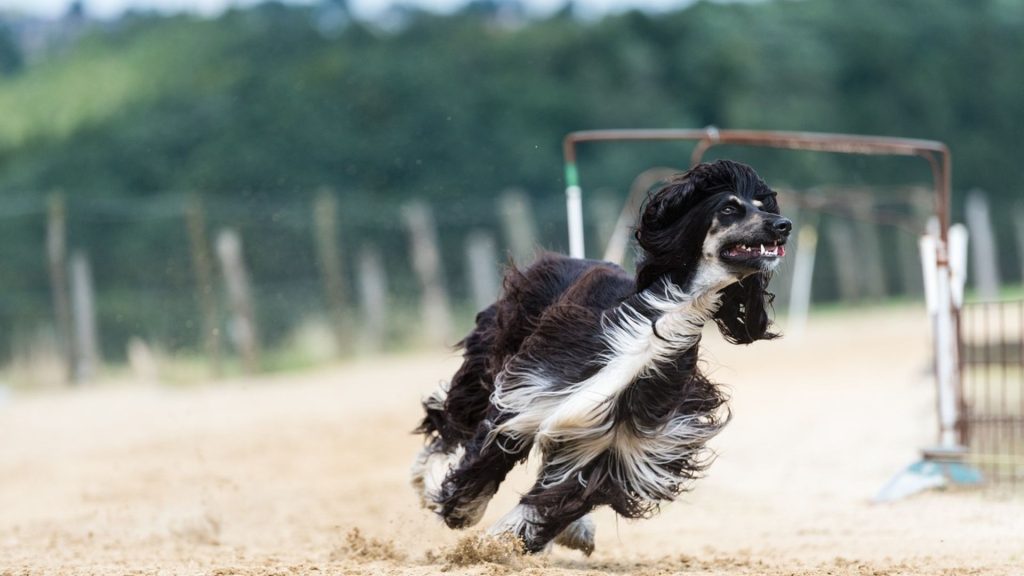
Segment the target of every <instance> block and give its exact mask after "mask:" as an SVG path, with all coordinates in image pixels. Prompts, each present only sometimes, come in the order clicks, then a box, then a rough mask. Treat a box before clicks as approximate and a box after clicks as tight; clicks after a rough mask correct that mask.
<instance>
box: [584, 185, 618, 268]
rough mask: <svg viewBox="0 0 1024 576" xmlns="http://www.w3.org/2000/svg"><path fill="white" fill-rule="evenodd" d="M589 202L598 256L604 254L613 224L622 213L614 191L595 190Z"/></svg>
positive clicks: (613, 232) (609, 240) (612, 231)
mask: <svg viewBox="0 0 1024 576" xmlns="http://www.w3.org/2000/svg"><path fill="white" fill-rule="evenodd" d="M592 197H593V198H592V199H591V201H590V206H591V208H590V213H591V214H592V218H593V221H594V228H595V230H594V231H595V234H594V238H595V242H594V244H595V245H596V246H597V247H598V248H599V249H600V251H599V252H598V254H604V253H605V252H606V251H607V249H608V244H609V242H611V239H612V235H614V234H615V224H616V223H617V222H618V221H619V213H620V212H621V211H622V203H621V202H620V201H619V200H618V199H617V195H616V194H615V191H613V190H609V189H607V188H604V189H601V190H595V191H594V193H593V194H592Z"/></svg>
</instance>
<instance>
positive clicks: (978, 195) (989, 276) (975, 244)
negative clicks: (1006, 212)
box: [965, 189, 999, 300]
mask: <svg viewBox="0 0 1024 576" xmlns="http://www.w3.org/2000/svg"><path fill="white" fill-rule="evenodd" d="M965 215H966V217H967V228H968V230H969V231H970V235H971V239H970V243H969V244H968V245H969V246H970V249H971V258H970V260H971V263H972V264H973V265H972V266H971V271H972V272H973V282H972V284H974V287H975V288H976V289H977V290H978V295H979V296H981V297H982V298H984V299H986V300H994V299H996V298H998V297H999V253H998V252H997V249H996V237H995V232H994V231H993V229H992V218H991V215H990V213H989V209H988V199H987V198H986V197H985V193H984V192H982V191H981V190H977V189H975V190H971V191H970V192H969V193H968V194H967V204H966V206H965Z"/></svg>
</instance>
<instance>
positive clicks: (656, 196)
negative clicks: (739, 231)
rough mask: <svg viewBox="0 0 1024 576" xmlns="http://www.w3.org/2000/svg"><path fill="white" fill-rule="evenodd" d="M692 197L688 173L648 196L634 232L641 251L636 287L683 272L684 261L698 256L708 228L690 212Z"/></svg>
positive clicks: (691, 182)
mask: <svg viewBox="0 0 1024 576" xmlns="http://www.w3.org/2000/svg"><path fill="white" fill-rule="evenodd" d="M694 200H695V198H694V181H693V179H692V178H691V177H690V173H686V174H683V175H682V176H680V177H676V178H675V179H673V180H672V181H671V182H669V183H668V184H666V185H665V186H664V187H662V188H661V189H659V190H658V191H657V192H654V193H653V194H651V195H650V196H649V197H648V199H647V202H646V203H645V204H644V207H643V210H642V211H641V214H640V219H639V222H638V223H637V227H636V231H635V233H634V237H635V238H636V241H637V244H638V245H639V246H640V248H641V249H643V251H644V256H643V258H642V260H641V261H640V262H639V263H638V266H637V289H638V290H643V289H645V288H647V287H648V286H650V285H651V284H653V283H654V281H655V280H657V279H658V278H660V277H661V276H663V275H665V274H674V275H680V274H684V273H685V271H686V270H687V268H688V266H687V264H688V263H692V262H695V261H696V259H697V257H698V256H699V255H700V247H701V244H702V242H703V240H704V236H705V235H706V234H707V227H706V226H704V227H702V226H701V225H700V224H703V221H702V220H701V219H699V218H695V216H694V215H693V214H692V209H693V204H694ZM689 236H692V237H689ZM675 280H676V281H677V282H678V280H679V279H675Z"/></svg>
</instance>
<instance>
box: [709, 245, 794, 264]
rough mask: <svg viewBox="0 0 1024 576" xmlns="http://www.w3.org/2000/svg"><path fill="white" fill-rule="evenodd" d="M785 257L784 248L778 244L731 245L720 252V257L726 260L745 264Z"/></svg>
mask: <svg viewBox="0 0 1024 576" xmlns="http://www.w3.org/2000/svg"><path fill="white" fill-rule="evenodd" d="M785 255H786V247H785V245H784V244H781V243H779V242H769V243H764V244H761V243H758V244H753V243H750V244H731V245H729V246H727V247H726V248H725V250H723V251H722V257H723V258H725V259H726V260H734V261H737V262H747V261H750V260H757V259H761V258H764V259H766V260H771V259H775V258H782V257H783V256H785Z"/></svg>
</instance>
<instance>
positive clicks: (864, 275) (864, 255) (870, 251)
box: [851, 192, 888, 301]
mask: <svg viewBox="0 0 1024 576" xmlns="http://www.w3.org/2000/svg"><path fill="white" fill-rule="evenodd" d="M872 212H873V210H872V199H871V196H870V194H869V193H868V192H863V193H861V194H858V195H856V196H854V198H853V213H854V216H855V218H856V219H855V220H854V222H853V226H854V228H855V231H856V238H857V243H856V245H854V246H851V248H853V253H854V254H858V255H859V256H860V265H861V274H860V277H861V282H862V284H861V287H862V288H863V290H864V292H863V293H864V295H865V296H867V298H868V299H870V300H876V301H877V300H882V299H884V298H885V296H886V294H887V292H888V290H887V289H886V284H885V267H884V266H883V264H882V246H881V245H880V244H879V242H878V232H879V231H878V225H877V224H875V223H874V222H872V221H871V217H872Z"/></svg>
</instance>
